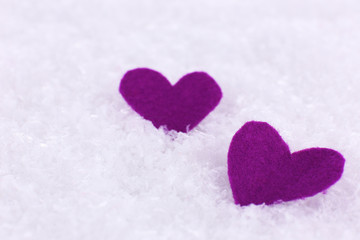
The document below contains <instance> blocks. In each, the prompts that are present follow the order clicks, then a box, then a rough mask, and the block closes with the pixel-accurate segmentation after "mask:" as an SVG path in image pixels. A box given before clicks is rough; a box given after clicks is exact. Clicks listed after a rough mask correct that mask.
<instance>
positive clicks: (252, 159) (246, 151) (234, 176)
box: [228, 122, 345, 206]
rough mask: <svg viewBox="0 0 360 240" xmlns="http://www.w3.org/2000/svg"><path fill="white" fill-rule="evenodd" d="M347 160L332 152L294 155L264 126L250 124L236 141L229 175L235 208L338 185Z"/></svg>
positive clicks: (320, 150)
mask: <svg viewBox="0 0 360 240" xmlns="http://www.w3.org/2000/svg"><path fill="white" fill-rule="evenodd" d="M344 163H345V159H344V158H343V156H342V155H341V154H340V153H338V152H336V151H334V150H331V149H326V148H310V149H305V150H302V151H299V152H295V153H293V154H291V153H290V150H289V147H288V145H287V144H286V143H285V142H284V141H283V140H282V138H281V136H280V135H279V133H278V132H277V131H276V130H275V129H274V128H273V127H271V126H270V125H269V124H267V123H264V122H247V123H246V124H245V125H244V126H243V127H242V128H241V129H240V130H239V131H238V132H237V133H236V134H235V135H234V137H233V139H232V141H231V144H230V149H229V153H228V174H229V180H230V185H231V189H232V191H233V196H234V199H235V203H236V204H240V205H242V206H244V205H249V204H252V203H253V204H256V205H258V204H262V203H265V204H272V203H275V202H278V201H290V200H295V199H300V198H305V197H310V196H313V195H315V194H317V193H319V192H322V191H324V190H326V189H327V188H328V187H330V186H331V185H333V184H334V183H335V182H337V181H338V180H339V179H340V177H341V175H342V173H343V169H344Z"/></svg>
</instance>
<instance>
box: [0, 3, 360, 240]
mask: <svg viewBox="0 0 360 240" xmlns="http://www.w3.org/2000/svg"><path fill="white" fill-rule="evenodd" d="M359 13H360V2H359V1H357V0H353V1H350V0H291V1H290V0H248V1H245V0H242V1H241V0H206V1H205V0H181V1H170V0H157V1H155V0H153V1H150V0H129V1H125V0H102V1H100V0H99V1H95V0H86V1H85V0H77V1H75V0H59V1H45V0H42V1H40V0H16V1H13V0H0V239H2V240H10V239H11V240H12V239H14V240H15V239H17V240H18V239H36V240H49V239H67V240H69V239H94V240H95V239H96V240H98V239H124V240H125V239H157V240H158V239H246V240H249V239H276V240H281V239H284V240H285V239H286V240H287V239H301V240H303V239H327V240H330V239H357V237H358V236H359V235H360V230H359V229H360V220H359V219H360V200H359V199H360V187H359V181H360V176H359V172H360V150H359V144H360V96H359V91H360V67H359V66H360V14H359ZM136 67H149V68H153V69H155V70H157V71H160V72H162V73H163V74H164V75H165V76H167V77H168V78H169V80H170V81H171V82H172V83H175V82H176V81H177V80H178V79H179V78H180V77H181V76H183V75H184V74H186V73H189V72H191V71H196V70H201V71H206V72H208V73H209V74H210V75H211V76H213V77H214V78H215V79H216V80H217V82H218V83H219V85H220V86H221V87H222V90H223V94H224V97H223V99H222V101H221V103H220V105H219V106H218V107H217V109H216V110H215V111H214V112H212V113H211V114H210V115H209V116H208V117H207V118H206V119H205V120H204V121H203V122H202V123H200V125H199V126H198V127H197V128H195V129H194V130H193V131H191V132H190V133H189V134H177V133H172V134H171V136H169V135H167V134H165V133H164V132H163V131H162V130H157V129H155V128H154V127H153V126H152V124H151V123H150V122H148V121H145V120H143V119H142V118H141V117H139V116H138V115H137V114H136V113H135V112H133V111H132V110H131V109H130V107H129V106H128V105H127V104H126V103H125V101H124V100H123V99H122V98H121V95H120V94H119V93H118V85H119V82H120V79H121V77H122V75H123V74H124V73H125V72H126V71H127V70H130V69H132V68H136ZM249 120H258V121H267V122H269V123H270V124H272V125H273V126H274V127H275V128H276V129H278V130H279V132H280V134H281V135H282V136H283V137H284V139H285V141H287V143H288V144H289V146H290V148H291V150H292V151H297V150H300V149H303V148H308V147H316V146H319V147H328V148H333V149H336V150H338V151H340V152H341V153H342V154H343V155H344V157H345V158H346V160H347V162H346V166H345V172H344V175H343V178H342V179H341V180H340V181H339V182H338V183H337V184H335V185H334V186H333V187H332V188H330V189H329V190H328V191H327V193H326V194H318V195H316V196H315V197H312V198H308V199H306V200H299V201H294V202H289V203H283V204H277V205H273V206H248V207H239V206H236V205H234V203H233V198H232V194H231V189H230V186H229V183H228V178H227V151H228V147H229V143H230V140H231V138H232V136H233V134H234V133H235V132H236V131H237V130H238V129H239V128H240V127H241V126H242V125H243V124H244V123H245V122H246V121H249Z"/></svg>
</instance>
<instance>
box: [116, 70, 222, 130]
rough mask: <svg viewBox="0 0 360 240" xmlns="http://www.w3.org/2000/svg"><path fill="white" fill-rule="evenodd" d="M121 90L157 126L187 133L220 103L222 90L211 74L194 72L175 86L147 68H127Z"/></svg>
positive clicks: (135, 108) (132, 105)
mask: <svg viewBox="0 0 360 240" xmlns="http://www.w3.org/2000/svg"><path fill="white" fill-rule="evenodd" d="M119 90H120V93H121V94H122V96H123V97H124V99H125V100H126V102H127V103H128V104H129V105H130V106H131V107H132V108H133V109H134V110H135V111H136V112H137V113H138V114H140V115H141V116H143V117H144V118H145V119H147V120H150V121H152V123H153V124H154V126H155V127H157V128H159V127H160V126H165V127H166V128H167V129H168V130H176V131H180V132H187V131H189V130H191V129H192V128H194V127H195V126H196V125H197V124H199V123H200V121H201V120H202V119H204V118H205V117H206V115H208V114H209V113H210V112H211V111H212V110H213V109H214V108H215V107H216V106H217V105H218V103H219V102H220V99H221V97H222V93H221V89H220V87H219V86H218V85H217V83H216V82H215V80H214V79H213V78H211V77H210V76H209V75H208V74H206V73H204V72H193V73H190V74H187V75H185V76H184V77H182V78H181V79H180V80H179V81H178V82H177V83H176V84H175V85H174V86H171V84H170V82H169V81H168V80H167V79H166V78H165V77H164V76H163V75H161V74H160V73H159V72H156V71H154V70H151V69H147V68H138V69H134V70H131V71H128V72H127V73H126V74H125V75H124V77H123V78H122V80H121V83H120V89H119Z"/></svg>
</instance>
